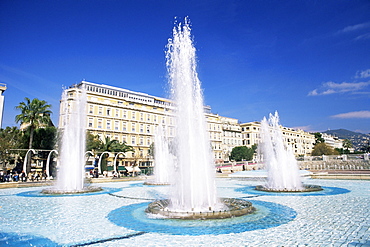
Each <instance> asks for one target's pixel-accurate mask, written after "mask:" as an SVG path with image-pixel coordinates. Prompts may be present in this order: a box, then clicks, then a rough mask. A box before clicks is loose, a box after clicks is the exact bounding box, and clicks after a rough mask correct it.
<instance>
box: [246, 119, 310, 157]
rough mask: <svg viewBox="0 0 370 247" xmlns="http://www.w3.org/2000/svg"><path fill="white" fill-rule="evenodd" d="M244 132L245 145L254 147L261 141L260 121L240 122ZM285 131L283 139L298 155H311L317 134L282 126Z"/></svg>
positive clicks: (283, 131)
mask: <svg viewBox="0 0 370 247" xmlns="http://www.w3.org/2000/svg"><path fill="white" fill-rule="evenodd" d="M240 126H241V128H242V133H243V145H244V146H247V147H252V145H254V144H257V145H258V144H259V142H260V128H261V123H260V122H249V123H242V124H240ZM280 129H281V131H282V133H283V141H284V143H285V145H289V146H291V147H292V150H293V152H294V154H295V155H296V156H307V155H310V154H311V152H312V150H313V148H314V143H315V136H314V135H312V134H310V133H308V132H305V131H303V130H300V129H298V130H296V129H292V128H287V127H283V126H280Z"/></svg>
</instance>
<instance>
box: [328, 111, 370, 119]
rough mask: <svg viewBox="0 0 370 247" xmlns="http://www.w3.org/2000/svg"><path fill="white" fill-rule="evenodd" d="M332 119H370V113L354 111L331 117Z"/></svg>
mask: <svg viewBox="0 0 370 247" xmlns="http://www.w3.org/2000/svg"><path fill="white" fill-rule="evenodd" d="M331 117H332V118H370V111H353V112H347V113H341V114H337V115H333V116H331Z"/></svg>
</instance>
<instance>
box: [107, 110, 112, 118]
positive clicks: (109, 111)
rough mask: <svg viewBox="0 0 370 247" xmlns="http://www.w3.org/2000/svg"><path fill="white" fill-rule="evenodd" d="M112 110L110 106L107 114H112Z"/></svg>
mask: <svg viewBox="0 0 370 247" xmlns="http://www.w3.org/2000/svg"><path fill="white" fill-rule="evenodd" d="M111 112H112V110H111V109H110V108H108V109H107V116H110V114H111Z"/></svg>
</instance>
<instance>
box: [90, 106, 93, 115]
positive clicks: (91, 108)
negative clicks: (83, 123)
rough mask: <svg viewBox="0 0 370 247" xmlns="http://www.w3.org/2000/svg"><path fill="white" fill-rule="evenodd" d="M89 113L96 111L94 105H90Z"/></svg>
mask: <svg viewBox="0 0 370 247" xmlns="http://www.w3.org/2000/svg"><path fill="white" fill-rule="evenodd" d="M89 113H90V114H92V113H94V106H93V105H90V106H89Z"/></svg>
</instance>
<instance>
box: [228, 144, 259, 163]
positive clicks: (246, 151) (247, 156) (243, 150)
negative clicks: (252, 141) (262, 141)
mask: <svg viewBox="0 0 370 247" xmlns="http://www.w3.org/2000/svg"><path fill="white" fill-rule="evenodd" d="M256 149H257V145H253V146H252V147H251V148H249V147H246V146H238V147H234V148H233V150H232V151H231V154H230V159H231V160H235V161H242V160H252V159H253V154H254V152H255V151H256Z"/></svg>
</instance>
